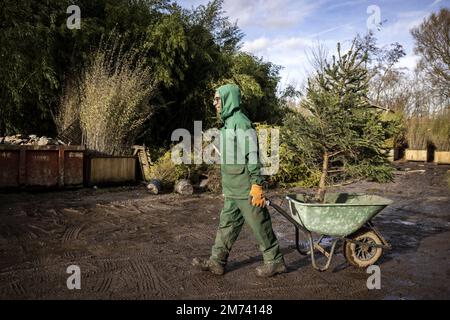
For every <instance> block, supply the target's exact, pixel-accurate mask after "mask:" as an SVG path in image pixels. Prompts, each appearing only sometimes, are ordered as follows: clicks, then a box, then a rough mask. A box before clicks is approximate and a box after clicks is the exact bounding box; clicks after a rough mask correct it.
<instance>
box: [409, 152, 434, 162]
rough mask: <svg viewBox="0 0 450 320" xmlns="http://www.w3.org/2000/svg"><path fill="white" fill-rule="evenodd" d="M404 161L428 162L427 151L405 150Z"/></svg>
mask: <svg viewBox="0 0 450 320" xmlns="http://www.w3.org/2000/svg"><path fill="white" fill-rule="evenodd" d="M405 159H406V161H413V162H415V161H417V162H427V161H428V151H427V150H412V149H407V150H406V153H405Z"/></svg>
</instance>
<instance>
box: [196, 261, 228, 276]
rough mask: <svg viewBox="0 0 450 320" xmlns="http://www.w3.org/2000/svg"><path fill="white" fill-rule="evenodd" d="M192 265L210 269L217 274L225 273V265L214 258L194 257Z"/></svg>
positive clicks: (203, 269) (205, 269)
mask: <svg viewBox="0 0 450 320" xmlns="http://www.w3.org/2000/svg"><path fill="white" fill-rule="evenodd" d="M192 265H193V266H194V267H196V268H198V269H200V270H202V271H209V272H211V273H212V274H215V275H216V276H222V275H223V274H224V273H225V268H224V266H223V265H221V264H220V263H218V262H215V261H213V260H201V259H199V258H194V259H193V260H192Z"/></svg>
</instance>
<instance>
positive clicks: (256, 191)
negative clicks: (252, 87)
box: [193, 84, 286, 277]
mask: <svg viewBox="0 0 450 320" xmlns="http://www.w3.org/2000/svg"><path fill="white" fill-rule="evenodd" d="M240 102H241V92H240V89H239V87H238V86H236V85H234V84H229V85H225V86H222V87H220V88H219V89H218V90H217V92H216V95H215V97H214V106H215V108H216V110H217V112H218V113H219V114H220V117H221V119H222V121H223V123H224V126H223V128H222V129H221V163H222V165H221V174H222V189H223V194H224V196H225V203H224V208H223V210H222V213H221V215H220V224H219V229H218V231H217V236H216V241H215V243H214V246H213V248H212V254H211V257H210V258H209V259H208V260H206V261H204V260H200V259H198V258H195V259H194V260H193V265H194V266H196V267H199V268H200V269H201V270H203V271H209V272H212V273H213V274H216V275H223V274H224V273H225V265H226V263H227V260H228V256H229V254H230V251H231V248H232V247H233V244H234V242H235V241H236V239H237V238H238V236H239V233H240V231H241V229H242V226H243V224H244V222H246V223H247V224H248V226H249V227H250V229H251V230H252V232H253V234H254V235H255V237H256V240H257V241H258V244H259V246H260V250H261V252H262V254H263V258H264V265H262V266H260V267H258V268H257V269H256V274H257V276H260V277H272V276H274V275H276V274H279V273H283V272H286V267H285V264H284V259H283V255H282V254H281V252H280V247H279V244H278V241H277V239H276V237H275V234H274V232H273V229H272V221H271V219H270V215H269V211H268V210H267V208H266V204H265V198H264V194H263V188H262V183H263V182H264V178H263V177H262V176H261V174H260V168H261V165H260V162H259V159H258V143H257V142H255V141H257V140H256V131H255V130H254V127H253V125H252V123H251V121H250V120H249V119H248V118H247V117H246V116H245V114H244V113H243V112H242V111H241V107H240ZM243 133H253V137H254V138H253V139H251V138H250V139H246V138H247V137H249V135H245V134H243ZM248 140H250V142H249V141H248ZM252 142H253V144H252ZM252 146H253V148H252ZM239 155H241V158H239ZM240 160H241V161H240ZM242 160H243V161H242Z"/></svg>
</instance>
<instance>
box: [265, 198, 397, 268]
mask: <svg viewBox="0 0 450 320" xmlns="http://www.w3.org/2000/svg"><path fill="white" fill-rule="evenodd" d="M286 199H287V200H288V202H289V211H290V212H289V213H288V212H286V211H285V210H283V209H282V208H281V207H279V206H277V205H276V204H274V203H272V202H271V201H270V200H269V201H268V205H269V206H270V207H272V208H274V209H275V210H276V211H278V212H279V213H280V214H281V215H283V216H284V217H285V218H286V219H287V220H288V221H290V222H291V223H292V224H294V226H295V231H296V246H297V250H298V251H299V252H300V253H301V254H302V255H311V257H312V264H313V267H314V268H315V269H317V270H319V271H325V270H327V269H328V268H329V266H330V263H331V260H332V257H333V254H334V252H335V249H336V245H337V243H338V242H339V241H343V243H344V248H343V253H344V256H345V258H346V259H347V261H349V262H350V263H351V264H352V265H354V266H357V267H367V266H369V265H372V264H373V263H375V262H376V261H377V260H378V259H379V257H380V256H381V252H382V249H390V245H389V244H388V243H387V241H386V240H385V239H384V237H383V236H382V235H381V234H380V232H379V231H378V230H377V229H376V228H375V226H374V225H373V223H372V222H371V220H372V219H373V218H374V217H375V216H376V215H377V214H379V213H380V212H381V211H382V210H383V209H385V208H386V207H387V206H388V205H390V204H391V203H392V201H391V200H389V199H385V198H383V197H380V196H376V195H367V194H349V193H328V194H326V196H325V203H323V204H321V203H306V202H305V195H303V194H296V195H288V196H287V197H286ZM299 231H302V232H303V233H305V234H306V235H307V236H308V237H309V244H310V248H309V251H306V250H305V249H302V248H301V246H300V244H299ZM313 233H314V234H318V235H319V236H320V237H319V240H316V241H314V240H313V236H312V234H313ZM325 237H331V238H334V241H333V242H332V246H331V251H329V252H328V251H327V250H326V249H325V248H324V247H323V246H321V241H322V240H323V239H324V238H325ZM315 250H316V251H319V252H320V253H322V254H323V255H325V256H326V257H327V258H328V261H327V263H326V265H325V267H318V266H317V264H316V261H315V257H314V251H315Z"/></svg>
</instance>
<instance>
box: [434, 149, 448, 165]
mask: <svg viewBox="0 0 450 320" xmlns="http://www.w3.org/2000/svg"><path fill="white" fill-rule="evenodd" d="M434 162H436V163H437V164H450V151H436V152H435V153H434Z"/></svg>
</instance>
